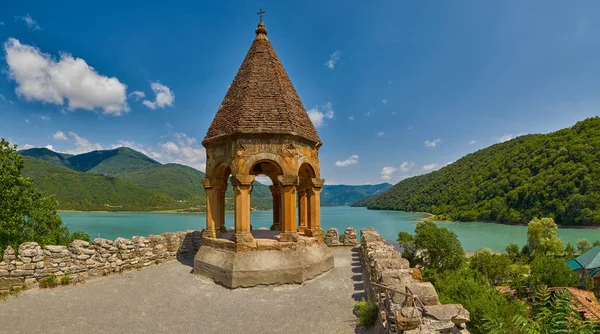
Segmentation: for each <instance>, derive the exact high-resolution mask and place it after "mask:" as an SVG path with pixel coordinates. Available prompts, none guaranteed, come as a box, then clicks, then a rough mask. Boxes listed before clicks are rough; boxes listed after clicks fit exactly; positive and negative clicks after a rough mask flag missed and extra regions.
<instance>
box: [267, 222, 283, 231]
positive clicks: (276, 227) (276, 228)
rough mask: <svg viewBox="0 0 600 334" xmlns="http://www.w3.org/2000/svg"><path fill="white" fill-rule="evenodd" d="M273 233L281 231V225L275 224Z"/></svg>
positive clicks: (272, 227) (272, 226)
mask: <svg viewBox="0 0 600 334" xmlns="http://www.w3.org/2000/svg"><path fill="white" fill-rule="evenodd" d="M270 230H271V231H281V224H273V225H271V228H270Z"/></svg>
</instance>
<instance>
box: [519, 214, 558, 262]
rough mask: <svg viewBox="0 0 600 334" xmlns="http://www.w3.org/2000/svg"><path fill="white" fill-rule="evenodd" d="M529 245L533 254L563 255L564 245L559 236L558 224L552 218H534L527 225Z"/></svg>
mask: <svg viewBox="0 0 600 334" xmlns="http://www.w3.org/2000/svg"><path fill="white" fill-rule="evenodd" d="M527 245H528V246H529V251H530V253H531V255H533V256H537V255H562V254H563V253H564V245H563V242H562V240H560V238H559V237H558V225H556V223H555V222H554V219H552V218H542V219H538V218H534V219H532V220H531V221H530V222H529V224H528V225H527Z"/></svg>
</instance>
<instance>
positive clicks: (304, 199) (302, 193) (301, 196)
mask: <svg viewBox="0 0 600 334" xmlns="http://www.w3.org/2000/svg"><path fill="white" fill-rule="evenodd" d="M298 220H299V222H298V232H304V231H305V230H306V228H307V224H308V192H307V191H306V189H301V190H298Z"/></svg>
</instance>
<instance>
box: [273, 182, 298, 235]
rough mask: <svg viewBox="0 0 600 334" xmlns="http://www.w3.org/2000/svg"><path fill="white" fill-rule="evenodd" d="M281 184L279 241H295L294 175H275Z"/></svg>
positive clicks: (296, 233) (295, 183)
mask: <svg viewBox="0 0 600 334" xmlns="http://www.w3.org/2000/svg"><path fill="white" fill-rule="evenodd" d="M277 179H278V180H279V184H280V185H281V208H280V210H281V215H280V217H281V234H280V237H279V241H296V240H298V232H297V230H296V185H297V183H298V177H297V176H295V175H280V176H278V177H277Z"/></svg>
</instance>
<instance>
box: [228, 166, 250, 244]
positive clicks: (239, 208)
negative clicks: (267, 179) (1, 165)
mask: <svg viewBox="0 0 600 334" xmlns="http://www.w3.org/2000/svg"><path fill="white" fill-rule="evenodd" d="M254 178H255V176H254V175H236V176H232V177H231V184H232V185H233V194H234V203H235V209H234V210H235V232H234V233H233V236H232V238H231V240H233V241H235V242H252V241H253V240H254V237H253V236H252V234H251V233H250V192H251V191H252V182H253V181H254Z"/></svg>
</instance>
